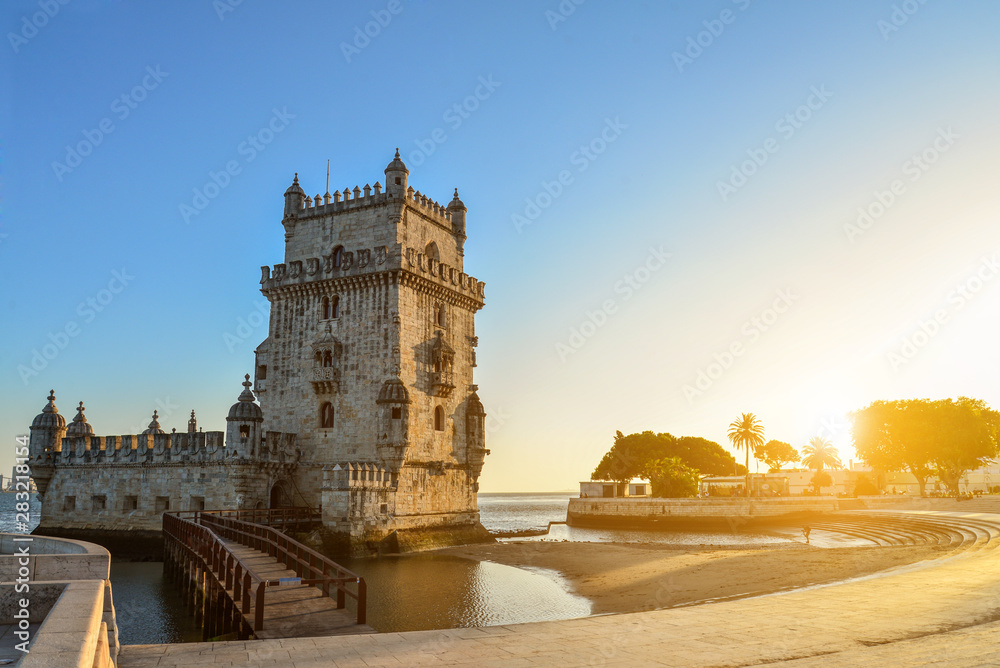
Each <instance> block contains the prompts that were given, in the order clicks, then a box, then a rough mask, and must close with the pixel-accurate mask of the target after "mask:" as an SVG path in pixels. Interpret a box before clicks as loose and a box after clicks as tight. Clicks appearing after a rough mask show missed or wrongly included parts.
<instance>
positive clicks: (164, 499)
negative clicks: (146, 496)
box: [156, 496, 170, 513]
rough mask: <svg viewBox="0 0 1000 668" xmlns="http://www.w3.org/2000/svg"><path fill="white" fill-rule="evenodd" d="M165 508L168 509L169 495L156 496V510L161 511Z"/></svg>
mask: <svg viewBox="0 0 1000 668" xmlns="http://www.w3.org/2000/svg"><path fill="white" fill-rule="evenodd" d="M167 510H170V497H169V496H158V497H156V512H158V513H162V512H165V511H167Z"/></svg>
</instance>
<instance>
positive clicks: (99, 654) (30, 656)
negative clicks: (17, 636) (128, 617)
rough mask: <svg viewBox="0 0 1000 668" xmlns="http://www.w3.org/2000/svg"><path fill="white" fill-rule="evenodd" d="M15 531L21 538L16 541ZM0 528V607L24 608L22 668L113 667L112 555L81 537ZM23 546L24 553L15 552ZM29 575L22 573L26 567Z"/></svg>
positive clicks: (9, 611) (7, 612)
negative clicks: (26, 640)
mask: <svg viewBox="0 0 1000 668" xmlns="http://www.w3.org/2000/svg"><path fill="white" fill-rule="evenodd" d="M15 537H16V538H19V539H21V540H20V541H17V542H15V540H14V539H15ZM24 538H26V537H25V536H15V535H12V534H0V612H2V613H3V614H4V618H5V619H15V617H14V614H15V613H16V612H17V611H18V610H21V609H25V608H24V606H23V605H22V602H21V601H22V600H23V601H26V602H27V603H28V605H27V607H26V609H27V611H28V614H29V618H28V620H27V622H28V623H29V624H31V625H37V624H40V626H38V627H37V628H36V629H34V631H33V632H32V633H31V639H30V643H31V644H30V645H29V646H28V653H27V654H25V655H24V657H23V658H22V659H21V661H20V663H19V664H18V665H20V666H22V667H23V668H41V667H46V668H50V667H53V668H54V667H56V666H58V667H59V668H75V667H80V668H113V666H115V664H116V659H117V656H118V649H119V645H118V627H117V624H116V622H115V609H114V604H113V601H112V598H111V581H110V579H109V575H110V566H111V555H110V554H109V553H108V551H107V550H105V549H104V548H102V547H100V546H98V545H94V544H93V543H87V542H84V541H72V540H63V539H59V538H50V537H43V536H30V538H31V541H30V542H26V541H24V540H23V539H24ZM25 546H27V554H18V553H17V552H18V550H19V548H23V547H25ZM22 569H26V571H27V577H24V576H25V570H22Z"/></svg>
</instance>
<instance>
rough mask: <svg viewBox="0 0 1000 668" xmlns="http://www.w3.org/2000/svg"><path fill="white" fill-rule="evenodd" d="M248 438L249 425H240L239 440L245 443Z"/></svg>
mask: <svg viewBox="0 0 1000 668" xmlns="http://www.w3.org/2000/svg"><path fill="white" fill-rule="evenodd" d="M248 438H250V425H248V424H241V425H240V440H241V441H244V442H246V440H247V439H248Z"/></svg>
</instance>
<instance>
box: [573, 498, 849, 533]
mask: <svg viewBox="0 0 1000 668" xmlns="http://www.w3.org/2000/svg"><path fill="white" fill-rule="evenodd" d="M837 509H838V503H837V499H836V498H834V497H832V496H810V497H780V498H773V499H749V500H748V499H653V498H634V497H633V498H612V499H604V498H595V499H590V498H587V499H570V500H569V508H568V510H567V512H566V523H567V524H569V525H570V526H590V527H666V526H671V525H688V526H706V527H714V526H720V525H721V526H728V527H730V528H731V527H732V526H733V525H739V526H745V525H749V524H765V523H768V522H777V521H782V520H794V519H799V518H808V517H814V516H816V515H820V514H823V513H829V512H834V511H836V510H837Z"/></svg>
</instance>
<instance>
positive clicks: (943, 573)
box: [119, 511, 1000, 668]
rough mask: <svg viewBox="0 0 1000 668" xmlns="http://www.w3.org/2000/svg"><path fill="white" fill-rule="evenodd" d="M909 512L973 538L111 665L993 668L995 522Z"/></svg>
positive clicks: (998, 531) (999, 525)
mask: <svg viewBox="0 0 1000 668" xmlns="http://www.w3.org/2000/svg"><path fill="white" fill-rule="evenodd" d="M915 514H916V515H919V516H920V517H921V518H923V519H933V520H937V521H945V522H949V523H953V524H955V525H956V526H959V527H963V530H966V531H969V532H970V535H972V534H974V535H975V538H974V539H972V540H969V541H967V542H966V543H963V544H962V545H961V546H957V547H956V549H955V550H954V552H953V553H952V554H950V555H949V556H947V557H945V558H942V559H939V560H935V561H930V562H923V563H920V564H915V565H912V566H906V567H902V568H898V569H894V570H893V571H889V572H885V573H883V574H881V575H875V576H869V577H866V578H863V579H858V580H854V581H848V582H844V583H841V584H835V585H830V586H825V587H817V588H813V589H800V590H796V591H792V592H788V593H785V594H776V595H770V596H763V597H759V598H749V599H742V600H736V601H727V602H719V603H709V604H703V605H697V606H691V607H683V608H672V609H668V610H658V611H653V612H639V613H631V614H623V615H607V616H601V617H588V618H583V619H573V620H565V621H557V622H543V623H533V624H519V625H511V626H499V627H487V628H467V629H452V630H445V631H419V632H407V633H385V634H369V635H357V636H344V637H328V638H294V639H283V640H257V641H240V642H221V643H213V644H188V645H148V646H133V647H123V648H122V651H121V654H120V657H119V658H120V663H119V666H120V668H147V667H150V666H157V667H164V668H166V667H175V666H176V667H179V666H196V665H197V666H206V665H209V664H210V665H212V666H288V667H294V668H319V667H320V666H324V667H326V666H331V667H332V666H336V667H338V668H346V667H358V668H365V667H368V666H476V667H477V668H487V667H490V666H497V667H500V666H503V667H504V668H517V667H519V666H609V667H610V666H622V667H625V666H627V667H629V668H635V667H636V666H751V665H761V664H775V663H780V664H784V665H788V666H794V667H798V666H808V667H812V666H821V665H822V666H862V665H864V666H872V667H874V666H917V665H920V666H923V665H940V666H1000V642H998V638H1000V636H998V633H1000V621H995V620H1000V552H998V548H1000V515H991V514H985V513H959V512H952V513H947V512H936V511H925V512H918V513H915ZM581 549H585V547H581ZM733 577H735V578H738V577H739V573H733ZM650 597H651V600H655V597H656V591H654V590H651V591H650Z"/></svg>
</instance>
